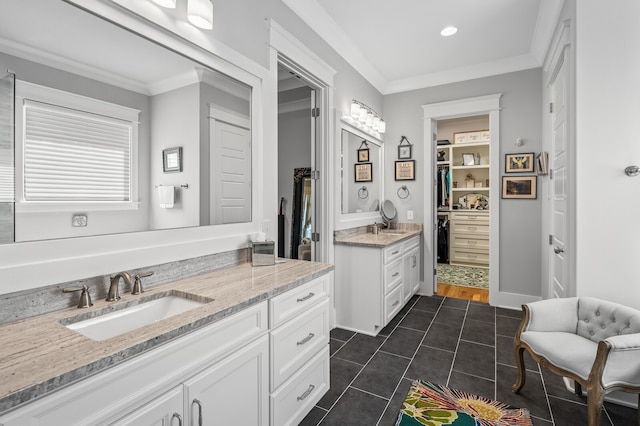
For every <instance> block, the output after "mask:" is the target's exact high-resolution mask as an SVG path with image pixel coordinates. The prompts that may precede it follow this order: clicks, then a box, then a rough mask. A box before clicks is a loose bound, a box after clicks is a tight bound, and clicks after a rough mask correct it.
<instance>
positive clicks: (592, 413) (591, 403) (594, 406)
mask: <svg viewBox="0 0 640 426" xmlns="http://www.w3.org/2000/svg"><path fill="white" fill-rule="evenodd" d="M603 402H604V390H603V389H602V388H601V387H600V386H598V385H596V386H593V388H592V389H588V390H587V416H588V424H589V426H600V415H601V413H602V403H603Z"/></svg>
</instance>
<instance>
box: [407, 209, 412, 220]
mask: <svg viewBox="0 0 640 426" xmlns="http://www.w3.org/2000/svg"><path fill="white" fill-rule="evenodd" d="M407 220H413V210H407Z"/></svg>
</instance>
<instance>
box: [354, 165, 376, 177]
mask: <svg viewBox="0 0 640 426" xmlns="http://www.w3.org/2000/svg"><path fill="white" fill-rule="evenodd" d="M354 167H355V174H354V176H355V181H356V182H372V181H373V163H360V164H354Z"/></svg>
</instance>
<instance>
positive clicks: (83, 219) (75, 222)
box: [71, 214, 87, 227]
mask: <svg viewBox="0 0 640 426" xmlns="http://www.w3.org/2000/svg"><path fill="white" fill-rule="evenodd" d="M71 225H72V226H74V227H83V226H87V215H86V214H74V215H73V219H72V220H71Z"/></svg>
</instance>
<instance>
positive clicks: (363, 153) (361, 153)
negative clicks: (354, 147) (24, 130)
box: [358, 140, 369, 163]
mask: <svg viewBox="0 0 640 426" xmlns="http://www.w3.org/2000/svg"><path fill="white" fill-rule="evenodd" d="M363 146H364V148H363ZM368 161H369V144H367V141H364V140H363V141H362V143H361V144H360V148H358V163H366V162H368Z"/></svg>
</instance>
